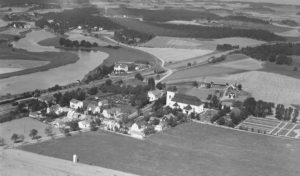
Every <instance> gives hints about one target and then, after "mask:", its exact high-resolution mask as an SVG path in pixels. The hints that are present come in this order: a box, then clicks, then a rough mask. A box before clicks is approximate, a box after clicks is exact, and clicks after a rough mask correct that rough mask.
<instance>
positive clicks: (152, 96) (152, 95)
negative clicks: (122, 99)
mask: <svg viewBox="0 0 300 176" xmlns="http://www.w3.org/2000/svg"><path fill="white" fill-rule="evenodd" d="M162 95H163V92H162V91H161V90H152V91H149V92H148V98H149V101H150V102H153V101H155V100H157V99H159V98H160V97H162Z"/></svg>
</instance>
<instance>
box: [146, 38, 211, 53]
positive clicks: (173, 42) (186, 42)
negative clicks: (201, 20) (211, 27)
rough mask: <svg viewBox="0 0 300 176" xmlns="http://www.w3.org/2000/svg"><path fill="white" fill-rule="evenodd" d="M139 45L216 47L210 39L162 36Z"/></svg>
mask: <svg viewBox="0 0 300 176" xmlns="http://www.w3.org/2000/svg"><path fill="white" fill-rule="evenodd" d="M141 46H143V47H149V48H178V49H209V50H215V49H216V45H215V44H213V43H212V41H211V40H198V39H193V38H177V37H163V36H157V37H154V38H153V39H152V40H150V41H148V42H146V43H145V44H142V45H141Z"/></svg>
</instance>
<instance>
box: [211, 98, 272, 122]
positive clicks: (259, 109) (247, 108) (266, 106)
mask: <svg viewBox="0 0 300 176" xmlns="http://www.w3.org/2000/svg"><path fill="white" fill-rule="evenodd" d="M232 106H233V107H235V108H237V109H238V110H239V112H238V113H236V112H233V111H230V108H228V107H223V109H221V110H220V111H219V112H218V114H216V115H215V116H213V117H212V119H211V122H212V123H214V122H217V123H218V124H221V125H222V124H223V125H224V124H225V123H223V122H224V120H225V118H224V116H226V114H228V113H230V114H229V118H230V120H231V121H230V122H229V123H228V124H227V126H230V127H233V126H235V125H238V124H239V123H240V122H242V121H243V120H245V119H246V118H247V117H248V116H250V115H252V116H254V117H261V118H264V117H266V116H268V115H273V111H272V109H273V108H274V107H275V105H274V103H270V102H265V101H262V100H258V101H257V100H255V98H253V97H249V98H247V99H246V100H245V101H244V102H240V101H235V102H234V103H233V105H232ZM220 118H222V119H220ZM225 125H226V124H225Z"/></svg>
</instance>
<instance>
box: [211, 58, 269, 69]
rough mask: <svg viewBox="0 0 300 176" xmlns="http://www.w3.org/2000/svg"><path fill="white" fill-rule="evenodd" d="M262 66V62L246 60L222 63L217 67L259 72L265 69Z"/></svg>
mask: <svg viewBox="0 0 300 176" xmlns="http://www.w3.org/2000/svg"><path fill="white" fill-rule="evenodd" d="M262 64H263V62H261V61H258V60H255V59H252V58H245V59H241V60H235V61H230V62H221V63H220V64H218V65H216V67H225V68H232V69H242V70H258V69H261V68H263V66H262ZM213 66H215V65H213Z"/></svg>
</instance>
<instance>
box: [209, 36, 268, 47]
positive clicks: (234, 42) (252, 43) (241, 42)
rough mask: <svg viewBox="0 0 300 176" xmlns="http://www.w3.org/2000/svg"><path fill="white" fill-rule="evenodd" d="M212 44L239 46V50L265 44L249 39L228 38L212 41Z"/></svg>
mask: <svg viewBox="0 0 300 176" xmlns="http://www.w3.org/2000/svg"><path fill="white" fill-rule="evenodd" d="M214 43H215V44H216V45H223V44H231V45H239V46H240V48H243V47H247V46H257V45H262V44H264V43H266V42H264V41H259V40H255V39H250V38H244V37H228V38H221V39H214Z"/></svg>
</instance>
